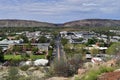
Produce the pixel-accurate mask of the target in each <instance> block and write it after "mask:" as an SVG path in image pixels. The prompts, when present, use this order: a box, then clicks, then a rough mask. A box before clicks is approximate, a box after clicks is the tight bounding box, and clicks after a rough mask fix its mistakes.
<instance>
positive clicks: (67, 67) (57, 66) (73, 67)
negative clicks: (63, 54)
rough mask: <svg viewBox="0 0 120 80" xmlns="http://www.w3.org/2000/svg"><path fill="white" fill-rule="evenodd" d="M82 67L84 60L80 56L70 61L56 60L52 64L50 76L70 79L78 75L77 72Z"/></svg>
mask: <svg viewBox="0 0 120 80" xmlns="http://www.w3.org/2000/svg"><path fill="white" fill-rule="evenodd" d="M81 66H82V60H81V56H80V55H75V56H73V57H71V58H69V59H64V58H61V59H60V60H58V59H55V61H54V62H53V64H51V67H50V70H49V76H50V75H56V76H64V77H69V76H72V75H74V74H75V73H77V70H78V69H79V68H80V67H81Z"/></svg>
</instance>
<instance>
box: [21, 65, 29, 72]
mask: <svg viewBox="0 0 120 80" xmlns="http://www.w3.org/2000/svg"><path fill="white" fill-rule="evenodd" d="M29 67H30V66H28V65H24V66H21V67H20V69H21V70H22V71H27V70H28V68H29Z"/></svg>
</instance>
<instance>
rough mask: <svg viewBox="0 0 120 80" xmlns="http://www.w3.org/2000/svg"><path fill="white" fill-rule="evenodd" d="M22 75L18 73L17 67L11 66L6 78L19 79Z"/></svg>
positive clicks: (8, 79)
mask: <svg viewBox="0 0 120 80" xmlns="http://www.w3.org/2000/svg"><path fill="white" fill-rule="evenodd" d="M19 78H20V75H19V73H18V69H17V68H16V67H11V68H10V69H9V70H8V76H7V77H6V80H19Z"/></svg>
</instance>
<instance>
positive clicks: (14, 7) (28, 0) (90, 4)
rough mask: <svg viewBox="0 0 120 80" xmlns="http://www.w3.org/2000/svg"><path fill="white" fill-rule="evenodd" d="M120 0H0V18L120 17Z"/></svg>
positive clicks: (65, 18) (61, 19)
mask: <svg viewBox="0 0 120 80" xmlns="http://www.w3.org/2000/svg"><path fill="white" fill-rule="evenodd" d="M119 3H120V0H0V19H25V20H29V19H30V20H37V21H42V22H52V23H64V22H68V21H73V20H81V19H90V18H94V19H95V18H100V19H120V5H119Z"/></svg>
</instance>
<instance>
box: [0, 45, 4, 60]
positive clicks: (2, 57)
mask: <svg viewBox="0 0 120 80" xmlns="http://www.w3.org/2000/svg"><path fill="white" fill-rule="evenodd" d="M3 61H4V53H3V51H2V48H1V47H0V62H3Z"/></svg>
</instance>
